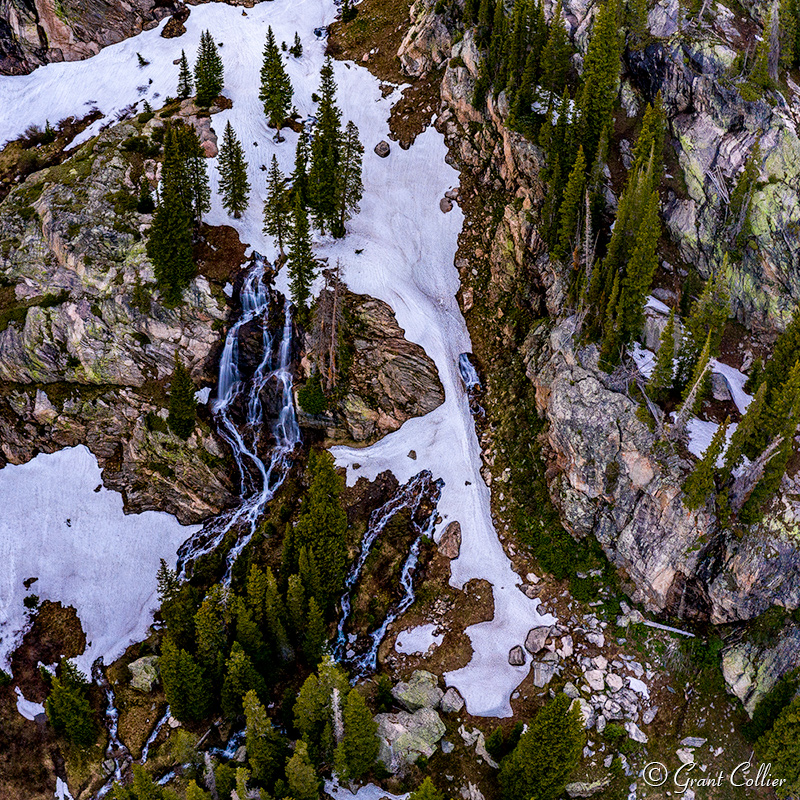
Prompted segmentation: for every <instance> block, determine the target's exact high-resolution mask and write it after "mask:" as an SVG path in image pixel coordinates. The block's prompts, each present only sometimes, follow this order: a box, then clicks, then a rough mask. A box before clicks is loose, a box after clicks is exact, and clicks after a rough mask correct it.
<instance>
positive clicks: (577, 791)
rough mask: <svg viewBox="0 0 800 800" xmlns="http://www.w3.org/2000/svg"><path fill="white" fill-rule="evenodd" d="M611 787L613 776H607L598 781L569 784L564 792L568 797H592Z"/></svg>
mask: <svg viewBox="0 0 800 800" xmlns="http://www.w3.org/2000/svg"><path fill="white" fill-rule="evenodd" d="M610 785H611V776H610V775H606V777H605V778H600V779H599V780H596V781H575V782H574V783H568V784H567V785H566V786H565V787H564V791H565V792H566V793H567V796H568V797H592V795H595V794H597V793H598V792H602V791H603V789H606V788H608V786H610Z"/></svg>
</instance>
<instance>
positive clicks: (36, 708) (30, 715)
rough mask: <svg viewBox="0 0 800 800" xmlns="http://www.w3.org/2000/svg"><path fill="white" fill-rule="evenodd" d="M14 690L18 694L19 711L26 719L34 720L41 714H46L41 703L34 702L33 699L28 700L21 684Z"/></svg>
mask: <svg viewBox="0 0 800 800" xmlns="http://www.w3.org/2000/svg"><path fill="white" fill-rule="evenodd" d="M14 692H15V694H16V695H17V711H19V713H20V714H22V716H23V717H25V719H29V720H30V721H31V722H33V720H34V719H36V717H37V716H38V715H39V714H44V706H43V705H42V704H41V703H34V702H32V701H31V700H26V699H25V697H24V696H23V694H22V690H21V689H20V688H19V686H15V687H14Z"/></svg>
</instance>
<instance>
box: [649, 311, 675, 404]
mask: <svg viewBox="0 0 800 800" xmlns="http://www.w3.org/2000/svg"><path fill="white" fill-rule="evenodd" d="M674 359H675V309H674V308H673V309H671V310H670V312H669V319H668V320H667V325H666V327H665V328H664V330H663V331H662V333H661V338H660V339H659V342H658V353H656V364H655V367H653V373H652V375H651V376H650V380H649V382H648V386H649V388H650V391H651V393H652V399H653V400H664V399H666V397H667V395H668V394H669V392H670V389H672V376H673V373H674V369H675V368H674V364H673V361H674Z"/></svg>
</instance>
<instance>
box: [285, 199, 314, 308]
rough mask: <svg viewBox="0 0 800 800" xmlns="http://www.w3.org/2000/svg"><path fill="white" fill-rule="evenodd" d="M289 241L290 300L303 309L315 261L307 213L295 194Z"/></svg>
mask: <svg viewBox="0 0 800 800" xmlns="http://www.w3.org/2000/svg"><path fill="white" fill-rule="evenodd" d="M288 241H289V258H288V264H289V286H290V289H291V293H292V302H293V303H294V304H295V306H297V308H298V309H303V308H305V306H306V303H307V302H308V298H309V295H310V294H311V283H312V281H313V280H314V272H315V270H316V261H315V260H314V254H313V252H312V251H311V234H310V232H309V229H308V215H307V214H306V210H305V209H304V208H303V206H302V203H301V202H300V196H299V195H297V194H296V195H295V198H294V213H293V219H292V230H291V232H290V234H289V237H288Z"/></svg>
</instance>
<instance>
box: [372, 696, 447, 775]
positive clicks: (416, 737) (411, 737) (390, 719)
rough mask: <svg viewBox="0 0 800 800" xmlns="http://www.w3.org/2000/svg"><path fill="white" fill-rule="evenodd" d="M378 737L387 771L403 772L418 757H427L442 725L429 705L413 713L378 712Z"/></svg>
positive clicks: (433, 750) (439, 736)
mask: <svg viewBox="0 0 800 800" xmlns="http://www.w3.org/2000/svg"><path fill="white" fill-rule="evenodd" d="M375 721H376V722H377V723H378V737H379V738H380V752H379V754H378V759H379V760H380V761H383V763H384V764H385V765H386V768H387V769H388V770H389V771H390V772H394V773H398V772H400V773H402V772H405V770H406V768H407V767H408V765H409V764H413V763H414V762H415V761H416V760H417V759H418V758H419V757H420V756H425V757H426V758H430V757H431V756H432V755H433V754H434V752H435V751H436V745H437V744H438V742H439V740H440V739H441V738H442V736H444V734H445V726H444V723H443V722H442V720H441V719H440V718H439V715H438V714H437V713H436V712H435V711H434V710H433V709H432V708H420V709H419V710H417V711H415V712H414V713H413V714H409V713H408V712H406V711H400V712H398V713H396V714H378V715H377V716H376V717H375Z"/></svg>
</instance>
